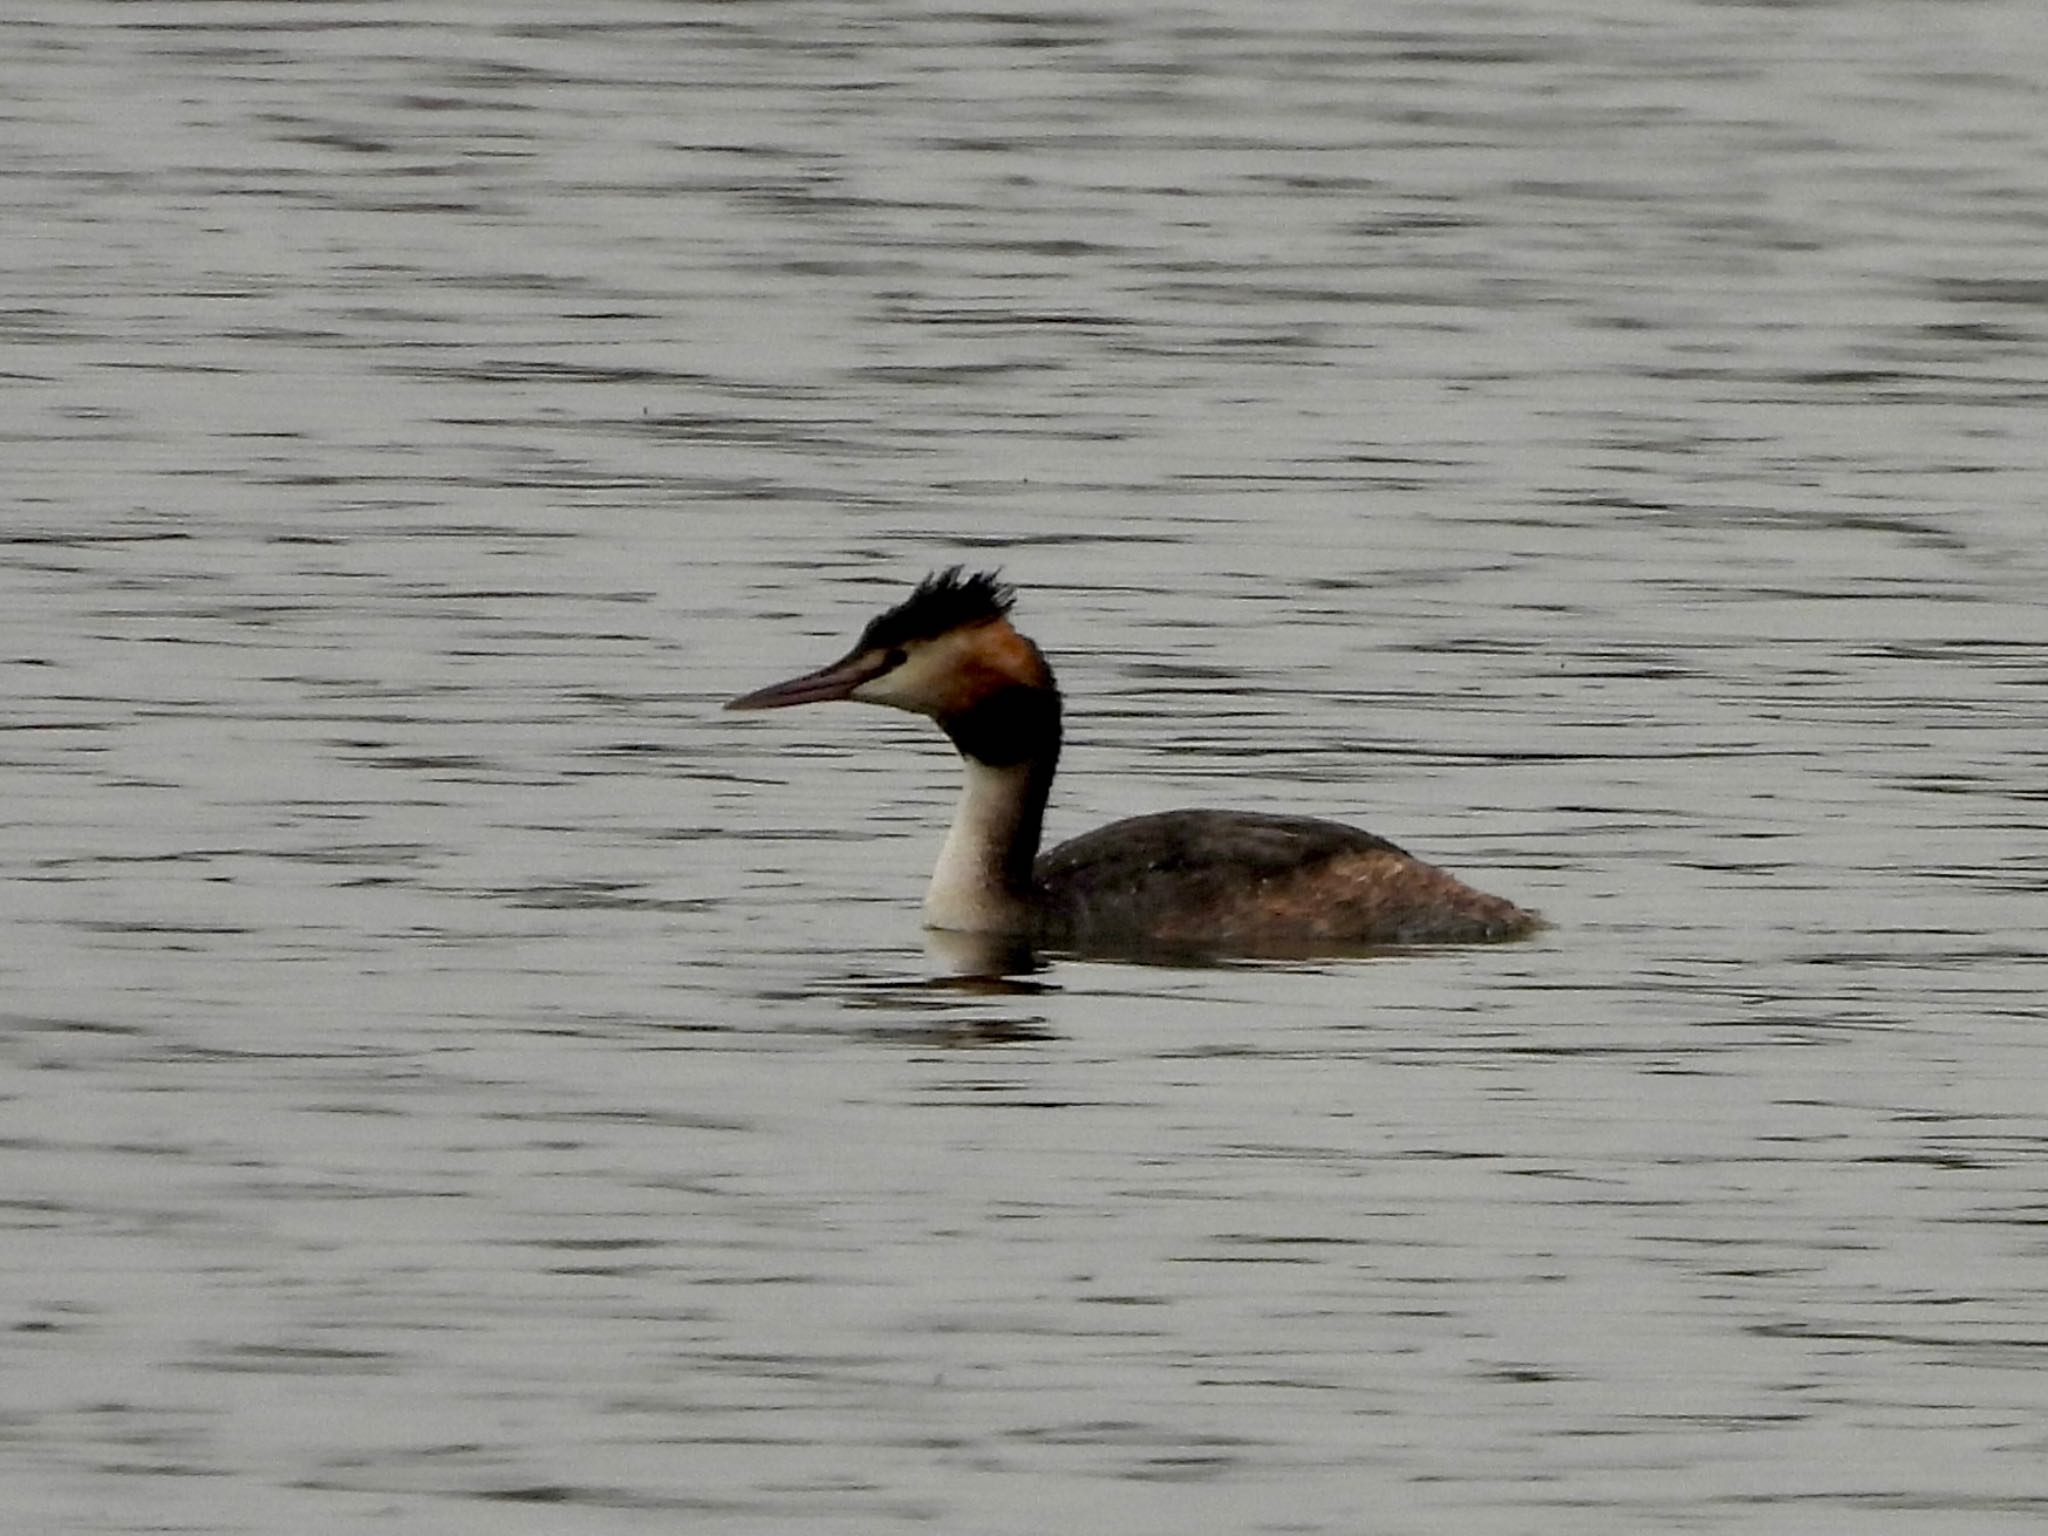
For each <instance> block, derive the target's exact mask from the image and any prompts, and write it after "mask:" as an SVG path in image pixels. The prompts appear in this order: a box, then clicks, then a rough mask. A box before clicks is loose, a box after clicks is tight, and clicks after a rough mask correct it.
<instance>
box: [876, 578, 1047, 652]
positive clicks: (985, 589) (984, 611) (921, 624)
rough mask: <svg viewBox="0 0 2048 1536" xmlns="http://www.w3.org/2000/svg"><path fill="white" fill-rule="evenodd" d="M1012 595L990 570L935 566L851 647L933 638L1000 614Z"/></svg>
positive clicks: (886, 645)
mask: <svg viewBox="0 0 2048 1536" xmlns="http://www.w3.org/2000/svg"><path fill="white" fill-rule="evenodd" d="M1016 601H1017V594H1016V592H1015V590H1014V589H1012V588H1011V586H1010V585H1009V583H1007V582H1006V581H1004V580H1003V579H1002V578H1001V577H1000V576H999V575H997V573H996V572H994V571H977V572H975V573H974V574H973V575H971V576H969V575H966V574H964V573H963V571H962V569H961V567H959V566H957V565H956V566H954V567H952V568H951V569H950V570H944V571H935V572H933V573H932V574H931V575H929V576H927V577H925V579H924V580H923V581H921V582H919V583H918V584H917V590H916V591H915V592H913V593H911V594H910V596H908V597H906V598H905V599H904V600H903V601H902V602H900V603H898V604H897V605H896V606H895V607H894V608H891V609H890V610H889V611H888V612H887V613H885V614H882V615H881V616H880V617H878V618H876V619H875V620H874V621H873V622H872V623H870V624H869V625H868V627H867V628H866V629H864V630H862V631H861V636H860V643H859V644H858V645H857V646H855V647H854V649H856V650H861V651H885V650H888V649H890V648H891V647H893V646H898V645H906V644H908V643H909V642H911V641H913V640H934V639H937V638H938V637H939V636H940V635H943V634H947V633H949V632H950V631H952V630H956V629H962V628H965V627H966V626H967V625H969V624H986V623H987V622H988V621H989V620H991V619H1000V618H1001V617H1003V615H1005V614H1006V613H1008V612H1009V611H1010V606H1011V604H1013V603H1015V602H1016Z"/></svg>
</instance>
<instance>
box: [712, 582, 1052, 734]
mask: <svg viewBox="0 0 2048 1536" xmlns="http://www.w3.org/2000/svg"><path fill="white" fill-rule="evenodd" d="M1015 601H1016V593H1015V592H1014V591H1013V590H1012V589H1011V588H1010V587H1009V585H1008V584H1007V583H1005V582H1003V581H1002V580H1001V579H1000V578H999V577H998V576H997V574H996V573H995V572H993V571H986V572H977V573H975V574H973V575H966V574H963V573H962V571H961V568H960V567H959V566H957V565H956V566H954V567H953V568H952V569H950V570H945V571H940V572H937V573H935V574H933V575H931V576H927V577H926V578H925V579H924V580H923V581H922V582H920V583H919V584H918V587H917V590H916V591H914V592H912V593H911V594H910V596H909V597H907V598H906V599H904V600H903V601H902V602H901V603H899V604H897V605H896V606H895V607H894V608H891V609H890V610H889V611H888V612H887V613H884V614H881V615H879V616H878V617H876V618H875V619H874V620H873V621H872V622H871V623H870V624H869V625H868V627H867V628H866V629H864V630H862V631H861V636H860V639H858V640H857V641H855V642H854V646H853V649H852V650H850V651H848V652H847V653H846V654H845V655H844V656H842V657H840V658H839V660H837V661H835V662H833V663H832V664H831V665H830V666H827V667H820V668H819V669H818V670H817V671H815V672H806V673H805V674H803V676H801V677H792V678H790V679H789V680H788V681H787V682H782V683H774V684H771V685H770V686H768V687H766V688H762V689H759V690H757V691H755V692H753V693H749V694H745V695H743V696H742V697H740V698H737V699H734V700H733V701H732V702H731V703H729V704H727V705H726V706H725V707H726V708H727V709H784V708H787V707H788V706H790V705H792V704H820V703H824V702H825V701H827V700H829V699H854V700H858V701H859V702H861V703H863V704H886V705H888V706H890V707H891V708H893V709H906V710H909V711H910V712H911V713H913V714H919V715H929V716H930V717H931V718H933V719H934V720H938V721H940V722H941V723H944V722H946V721H948V720H953V719H956V718H958V717H961V716H963V715H966V714H967V713H969V712H970V711H973V710H975V708H976V706H978V705H981V704H983V703H984V702H986V701H988V700H990V699H992V698H994V697H996V696H997V695H1001V694H1005V693H1008V692H1010V691H1011V690H1016V689H1024V690H1029V691H1033V692H1038V691H1044V692H1047V693H1050V692H1051V691H1052V688H1053V681H1052V672H1051V670H1050V669H1049V668H1048V667H1047V666H1046V664H1045V658H1044V657H1043V656H1041V655H1040V654H1039V651H1038V647H1037V646H1035V645H1033V644H1032V643H1031V642H1030V641H1029V640H1027V639H1025V638H1024V637H1023V636H1022V635H1020V634H1018V633H1017V631H1016V630H1014V629H1012V628H1011V627H1010V618H1009V614H1010V607H1011V605H1012V604H1013V603H1014V602H1015Z"/></svg>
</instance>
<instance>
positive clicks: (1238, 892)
mask: <svg viewBox="0 0 2048 1536" xmlns="http://www.w3.org/2000/svg"><path fill="white" fill-rule="evenodd" d="M1011 600H1012V598H1011V593H1010V591H1009V589H1008V588H1007V587H1004V586H1002V585H1001V584H1000V583H999V582H997V581H996V579H995V578H994V577H993V576H966V577H963V576H962V575H961V573H960V572H959V570H958V569H957V568H956V569H954V570H952V571H948V572H944V573H942V574H941V575H938V576H934V577H932V578H930V579H929V580H927V581H926V582H925V583H924V584H923V585H921V586H920V587H919V588H918V589H917V591H916V592H915V593H914V594H913V595H912V596H911V598H910V599H909V600H908V601H907V602H905V603H903V604H902V605H900V606H899V607H897V608H894V609H891V610H890V611H889V612H888V613H885V614H883V615H882V616H881V617H880V618H878V619H876V620H875V621H874V622H873V623H872V624H870V625H869V626H868V628H867V631H866V632H865V633H864V634H863V635H862V636H861V639H860V641H859V643H858V644H856V645H855V647H854V648H853V650H852V651H850V652H849V653H848V654H847V655H846V656H845V657H843V658H841V659H840V660H839V661H837V662H835V663H833V664H832V665H831V666H829V667H826V668H823V669H821V670H820V671H817V672H812V673H807V674H805V675H804V676H802V677H798V678H792V679H791V680H790V681H788V682H786V683H778V684H775V685H774V686H773V687H769V688H764V689H761V690H760V691H759V692H757V693H751V694H748V695H747V696H746V697H744V698H740V699H735V700H734V701H733V702H732V704H731V705H730V706H728V707H730V708H734V709H774V708H779V707H782V706H784V705H790V704H806V703H814V702H818V701H820V700H824V699H839V698H851V699H859V700H862V701H865V702H868V703H875V704H887V705H890V706H892V707H894V708H898V709H907V710H912V711H914V712H916V713H919V714H923V715H928V716H930V717H931V718H932V719H934V720H935V721H937V722H938V724H939V726H940V727H941V728H942V729H943V730H945V732H946V734H947V735H948V736H949V737H951V738H952V740H953V744H954V746H955V747H956V748H957V749H958V750H959V752H960V755H961V757H962V759H963V761H964V763H965V767H966V776H967V783H966V788H965V791H964V793H963V794H962V796H961V800H960V807H959V810H958V811H957V812H956V814H955V816H954V819H953V825H952V828H951V830H950V831H949V832H948V833H947V835H946V842H945V846H944V848H943V849H942V851H941V853H940V855H939V862H938V867H937V869H936V870H934V872H933V875H932V883H931V888H930V890H929V891H928V893H927V894H926V897H925V921H926V923H927V924H928V925H929V926H931V927H933V928H940V929H949V930H955V931H960V932H968V933H981V934H994V935H1008V936H1014V937H1017V938H1022V939H1029V940H1032V941H1035V942H1038V943H1041V944H1045V945H1048V946H1051V947H1055V948H1060V949H1071V950H1080V951H1102V952H1116V953H1142V952H1144V951H1147V950H1159V951H1172V952H1202V953H1213V954H1276V953H1311V952H1336V951H1343V950H1357V949H1363V948H1370V947H1374V946H1386V945H1407V944H1444V943H1451V944H1470V943H1483V942H1488V941H1492V940H1499V939H1513V938H1520V937H1522V936H1524V935H1526V934H1528V933H1531V932H1533V931H1535V929H1536V928H1538V927H1540V926H1541V923H1540V920H1539V919H1538V918H1537V917H1536V915H1535V914H1534V913H1531V912H1527V911H1524V910H1523V909H1522V908H1520V907H1517V906H1515V905H1514V904H1513V903H1512V902H1508V901H1503V900H1502V899H1501V898H1499V897H1497V896H1489V895H1486V894H1485V893H1484V892H1482V891H1476V890H1474V889H1473V888H1472V887H1470V886H1468V885H1466V884H1464V883H1463V882H1462V881H1459V880H1458V879H1456V878H1454V877H1453V876H1451V875H1449V874H1446V873H1445V872H1444V871H1443V870H1441V869H1438V868H1436V867H1435V866H1434V865H1432V864H1425V863H1424V862H1423V861H1422V860H1420V859H1417V858H1414V857H1412V856H1411V855H1409V854H1407V853H1405V852H1403V851H1402V850H1401V849H1399V848H1397V847H1395V846H1394V845H1393V844H1392V843H1390V842H1387V841H1386V840H1385V839H1383V838H1379V837H1375V836H1374V835H1373V834H1372V833H1370V832H1364V831H1361V830H1359V829H1358V828H1356V827H1349V826H1345V825H1343V824H1341V823H1339V822H1333V821H1320V820H1316V819H1313V818H1309V817H1299V816H1270V815H1263V814H1260V813H1257V812H1249V811H1207V810H1195V811H1168V812H1164V813H1162V814H1159V815H1154V816H1135V817H1132V818H1130V819H1129V820H1127V821H1119V822H1115V823H1113V824H1111V825H1110V826H1107V827H1102V828H1099V829H1098V830H1096V831H1094V832H1090V833H1087V834H1085V835H1084V836H1081V837H1077V838H1075V839H1073V840H1072V841H1071V842H1066V843H1062V844H1061V845H1060V846H1059V847H1057V848H1054V849H1053V850H1052V851H1051V852H1049V853H1047V854H1045V855H1043V856H1042V857H1040V856H1039V855H1038V844H1039V837H1040V830H1041V828H1042V826H1043V821H1044V812H1045V805H1046V800H1047V798H1048V796H1049V795H1050V793H1051V790H1052V781H1053V773H1054V769H1055V768H1056V766H1057V764H1058V761H1059V752H1060V701H1059V690H1058V688H1057V686H1056V685H1055V684H1054V682H1053V676H1052V670H1051V668H1050V667H1048V666H1047V665H1046V662H1045V658H1044V656H1043V655H1042V654H1040V652H1039V650H1038V647H1037V646H1035V645H1033V644H1032V643H1031V642H1030V641H1029V640H1027V639H1026V638H1025V637H1024V636H1022V635H1020V634H1019V633H1017V631H1016V630H1015V629H1014V628H1012V627H1011V625H1010V622H1009V618H1008V614H1009V608H1010V603H1011Z"/></svg>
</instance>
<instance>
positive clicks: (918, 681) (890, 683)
mask: <svg viewBox="0 0 2048 1536" xmlns="http://www.w3.org/2000/svg"><path fill="white" fill-rule="evenodd" d="M957 666H958V658H957V657H955V656H953V655H952V654H951V648H950V647H949V646H947V645H945V644H943V643H941V644H937V645H923V646H919V647H918V648H917V649H916V650H914V651H912V652H911V653H910V655H909V656H908V658H906V659H905V661H904V663H903V665H902V666H900V667H895V668H892V669H891V670H889V671H887V672H884V673H883V674H882V675H881V676H880V677H877V678H871V679H869V680H868V681H867V682H865V683H862V684H861V685H860V686H859V687H858V688H856V689H854V690H853V692H852V694H851V695H850V697H852V698H856V699H859V700H860V701H861V702H862V703H864V704H887V705H888V706H889V707H890V708H892V709H907V710H910V711H912V712H913V713H916V714H920V715H932V714H937V713H938V712H939V710H940V708H941V707H942V706H943V704H944V702H945V700H946V698H947V696H948V692H949V689H948V684H949V683H950V682H951V681H953V679H954V674H955V670H956V668H957Z"/></svg>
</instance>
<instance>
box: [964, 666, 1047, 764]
mask: <svg viewBox="0 0 2048 1536" xmlns="http://www.w3.org/2000/svg"><path fill="white" fill-rule="evenodd" d="M939 728H940V729H941V730H943V731H944V732H945V733H946V734H947V735H948V736H950V737H952V738H953V745H954V746H955V747H956V748H958V749H959V752H960V755H961V756H962V757H971V758H973V759H974V760H975V761H976V762H977V763H986V764H988V766H989V767H991V768H1010V767H1014V766H1015V765H1017V764H1018V763H1028V762H1031V761H1033V760H1034V759H1046V760H1052V759H1055V758H1057V757H1058V756H1059V755H1060V696H1059V695H1058V694H1057V693H1055V692H1054V691H1053V690H1052V689H1050V688H1033V687H1030V686H1028V685H1026V684H1023V683H1018V684H1016V685H1015V686H1013V687H1009V688H1004V689H1002V690H1000V691H999V692H996V693H992V694H990V695H989V696H988V697H987V698H985V699H982V700H981V701H980V702H978V703H975V704H972V705H969V706H968V707H967V708H966V709H963V710H961V711H959V712H958V713H957V714H951V715H947V716H945V717H944V718H943V719H941V720H940V721H939Z"/></svg>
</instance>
